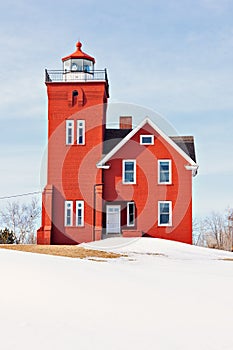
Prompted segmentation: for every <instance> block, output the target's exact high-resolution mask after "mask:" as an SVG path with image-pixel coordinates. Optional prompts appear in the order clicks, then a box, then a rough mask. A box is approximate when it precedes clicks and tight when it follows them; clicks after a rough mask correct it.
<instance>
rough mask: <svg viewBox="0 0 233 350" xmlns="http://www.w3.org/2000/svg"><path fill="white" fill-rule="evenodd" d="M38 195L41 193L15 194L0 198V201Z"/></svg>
mask: <svg viewBox="0 0 233 350" xmlns="http://www.w3.org/2000/svg"><path fill="white" fill-rule="evenodd" d="M39 193H42V192H41V191H35V192H27V193H21V194H15V195H12V196H5V197H0V199H10V198H17V197H24V196H30V195H32V194H39Z"/></svg>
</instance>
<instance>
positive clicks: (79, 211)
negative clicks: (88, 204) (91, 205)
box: [76, 201, 84, 226]
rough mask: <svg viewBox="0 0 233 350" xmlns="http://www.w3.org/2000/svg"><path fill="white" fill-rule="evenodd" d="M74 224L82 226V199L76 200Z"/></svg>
mask: <svg viewBox="0 0 233 350" xmlns="http://www.w3.org/2000/svg"><path fill="white" fill-rule="evenodd" d="M76 226H84V201H76Z"/></svg>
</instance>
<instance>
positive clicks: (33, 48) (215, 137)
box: [0, 0, 233, 217]
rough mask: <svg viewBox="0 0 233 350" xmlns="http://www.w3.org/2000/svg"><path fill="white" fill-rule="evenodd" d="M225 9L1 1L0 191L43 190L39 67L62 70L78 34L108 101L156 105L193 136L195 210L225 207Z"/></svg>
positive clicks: (229, 47) (228, 121)
mask: <svg viewBox="0 0 233 350" xmlns="http://www.w3.org/2000/svg"><path fill="white" fill-rule="evenodd" d="M232 13H233V1H232V0H229V1H228V0H222V1H221V2H220V1H219V0H196V1H193V0H192V1H191V0H190V1H189V0H180V1H179V0H177V1H169V0H168V1H164V0H163V1H160V0H158V1H157V0H153V1H152V0H151V1H150V0H144V1H143V2H141V1H129V0H124V1H121V0H119V1H117V2H110V1H105V0H100V1H98V2H97V1H93V0H86V1H79V0H76V1H74V2H71V3H64V2H63V1H62V2H61V1H60V0H57V1H54V0H51V1H44V0H40V1H35V0H32V1H30V0H17V1H16V0H15V1H14V0H8V1H7V2H1V4H0V45H1V51H0V52H1V55H0V67H1V69H0V96H1V98H0V130H1V137H0V146H1V147H0V160H1V162H0V179H1V181H0V197H5V196H11V195H15V194H22V193H28V192H34V191H40V190H41V187H42V185H41V179H40V173H41V163H42V157H43V153H44V150H45V148H46V138H47V125H46V123H47V95H46V88H45V85H44V69H45V68H48V69H61V68H62V65H61V58H62V57H64V56H66V55H68V54H70V53H72V52H73V51H74V50H75V44H76V42H77V41H78V40H80V41H81V42H82V43H83V47H82V49H83V51H85V52H87V53H88V54H90V55H91V56H94V57H95V58H96V62H97V63H96V68H97V69H98V68H99V69H103V68H107V69H108V77H109V83H110V99H109V104H110V105H111V104H118V103H123V105H127V106H128V105H132V106H142V107H143V108H145V109H146V110H151V111H156V112H158V113H159V114H160V115H162V116H163V117H164V118H165V119H166V120H168V121H169V123H170V124H171V125H172V126H173V128H174V129H175V130H176V131H177V133H178V134H180V135H193V136H194V137H195V143H196V154H197V162H198V164H199V167H200V168H199V174H198V176H197V177H195V178H194V180H193V184H194V189H193V190H194V216H197V217H199V216H205V215H208V214H209V213H210V212H211V211H221V212H222V211H224V209H225V208H227V207H233V186H232V185H231V180H232V176H233V160H232V151H233V138H232V130H233V98H232V96H233V84H232V76H233V74H232V73H233V65H232V62H233V18H232ZM123 112H124V108H123V110H122V114H123ZM133 117H134V116H133ZM144 117H145V115H141V116H138V115H137V116H136V117H135V118H134V119H133V122H134V124H137V123H139V122H140V121H141V120H142V119H144ZM112 118H113V119H111V118H110V119H109V122H110V123H113V122H115V119H114V118H115V117H112ZM27 198H28V197H27ZM25 200H26V197H25ZM2 203H3V204H4V203H5V200H1V204H2Z"/></svg>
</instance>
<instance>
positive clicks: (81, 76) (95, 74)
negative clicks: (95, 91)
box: [45, 69, 108, 83]
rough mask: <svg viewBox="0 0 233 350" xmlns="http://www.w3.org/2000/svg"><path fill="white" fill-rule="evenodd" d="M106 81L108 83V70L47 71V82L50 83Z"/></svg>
mask: <svg viewBox="0 0 233 350" xmlns="http://www.w3.org/2000/svg"><path fill="white" fill-rule="evenodd" d="M93 80H94V81H96V80H104V81H106V82H107V83H108V76H107V70H106V69H103V70H93V71H66V70H65V71H64V70H47V69H45V81H46V83H48V82H75V81H93Z"/></svg>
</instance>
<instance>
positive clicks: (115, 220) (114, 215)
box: [106, 205, 121, 233]
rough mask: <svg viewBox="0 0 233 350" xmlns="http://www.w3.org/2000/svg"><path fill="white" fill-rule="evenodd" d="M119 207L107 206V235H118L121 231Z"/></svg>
mask: <svg viewBox="0 0 233 350" xmlns="http://www.w3.org/2000/svg"><path fill="white" fill-rule="evenodd" d="M120 222H121V206H120V205H107V225H106V226H107V227H106V229H107V230H106V232H107V233H120V230H121V223H120Z"/></svg>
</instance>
